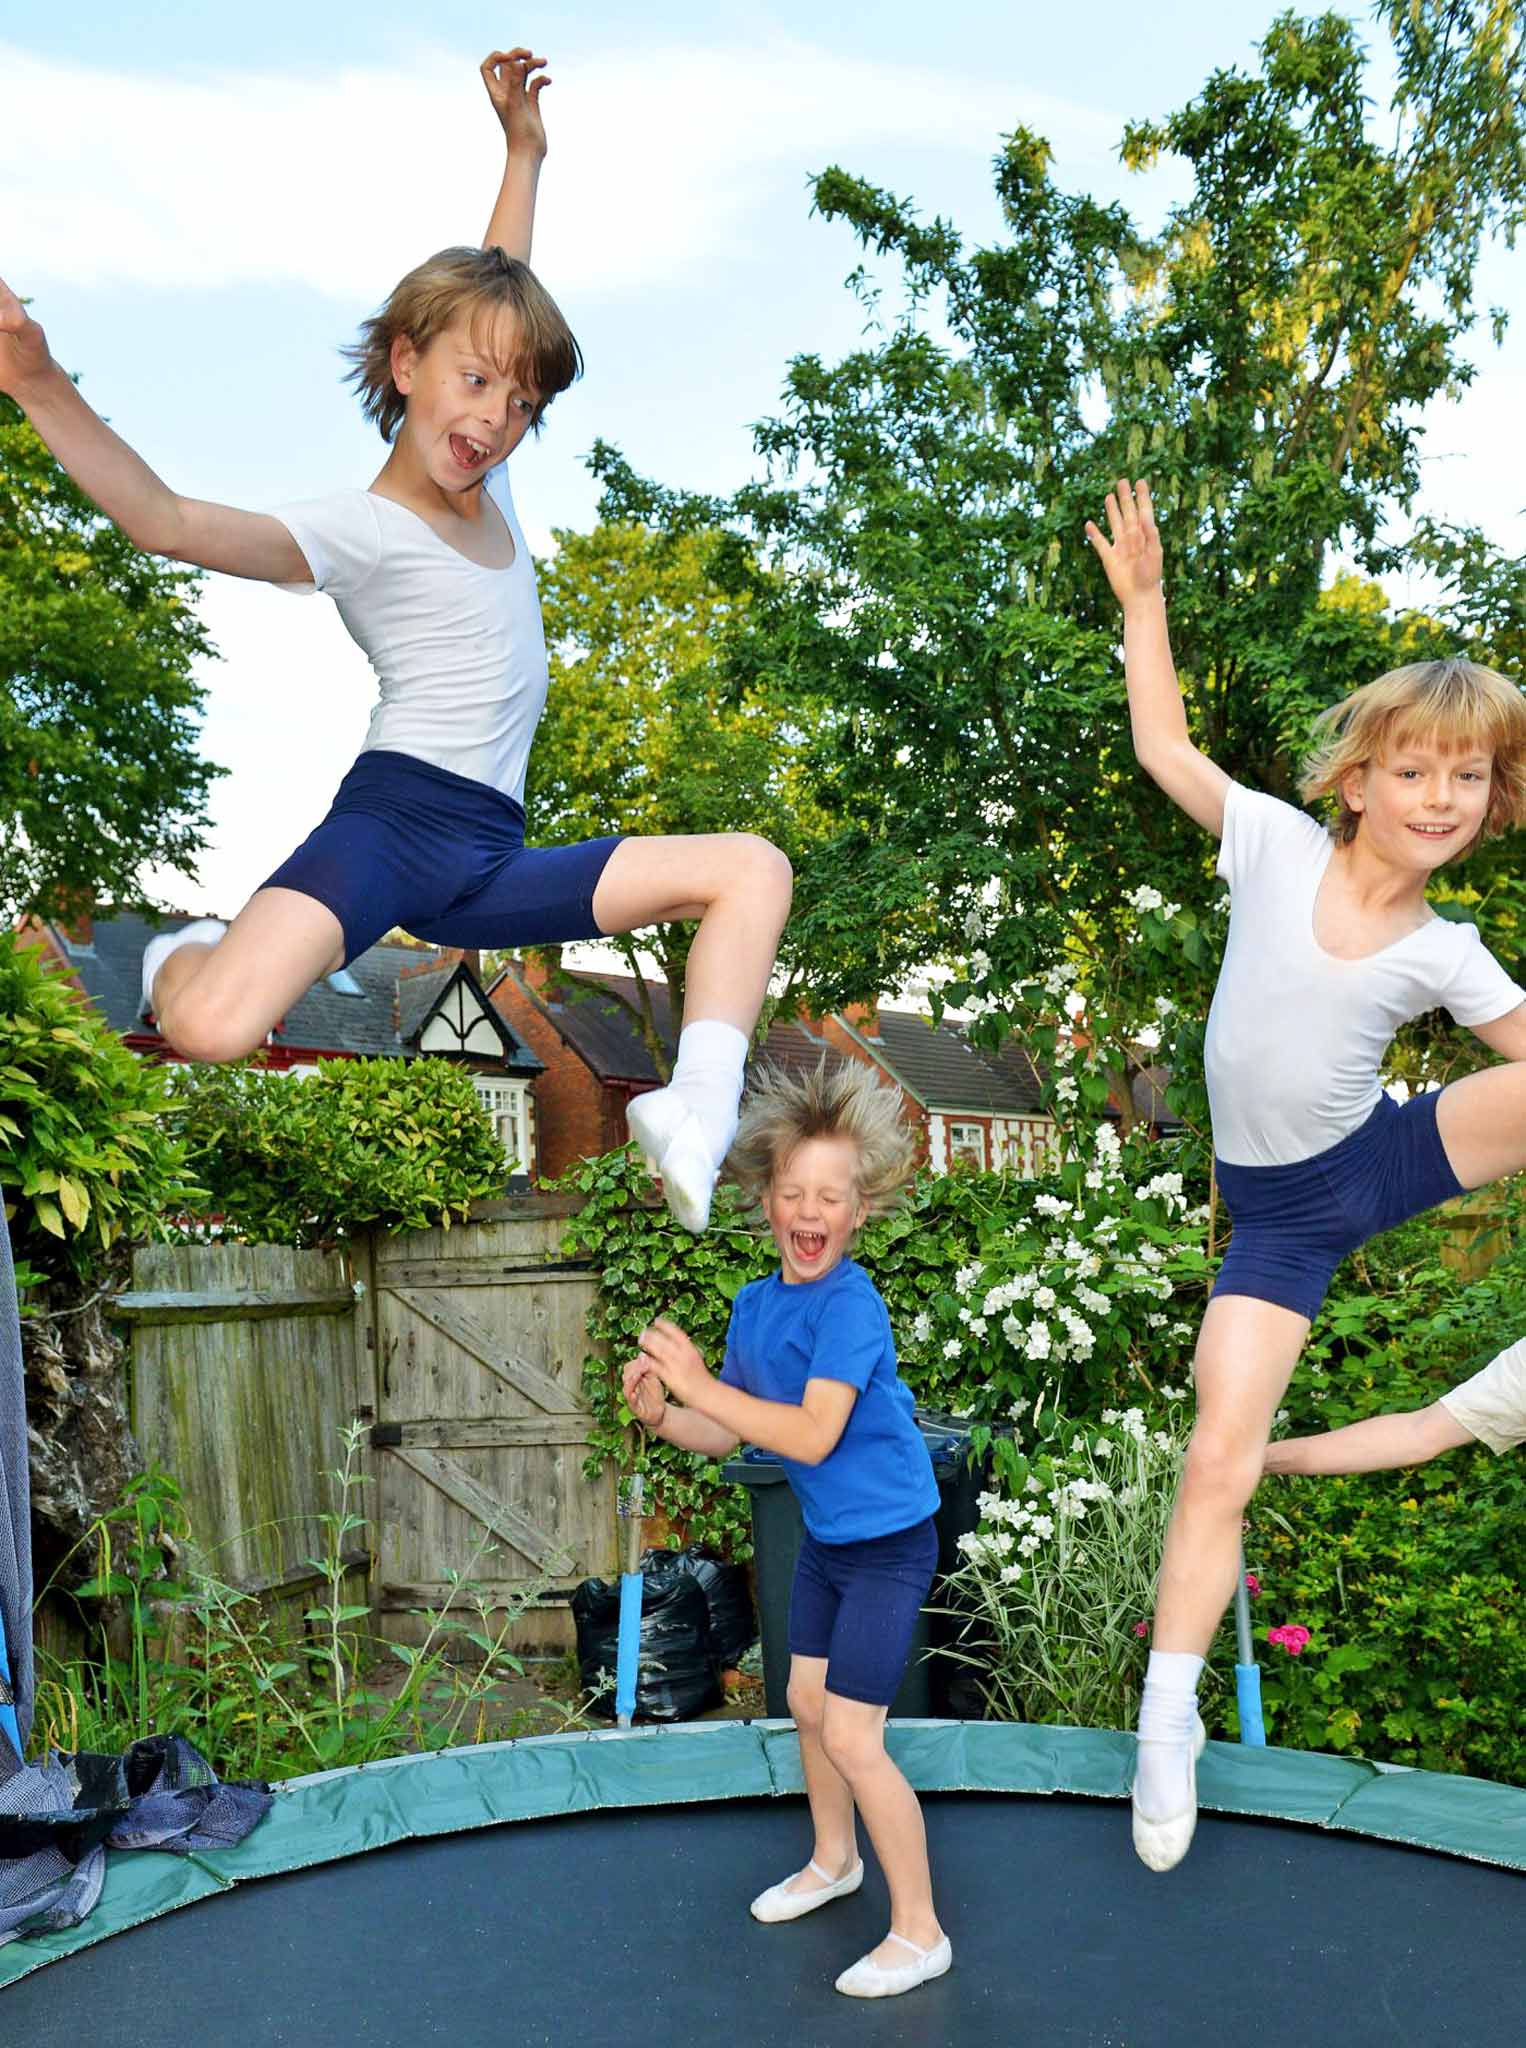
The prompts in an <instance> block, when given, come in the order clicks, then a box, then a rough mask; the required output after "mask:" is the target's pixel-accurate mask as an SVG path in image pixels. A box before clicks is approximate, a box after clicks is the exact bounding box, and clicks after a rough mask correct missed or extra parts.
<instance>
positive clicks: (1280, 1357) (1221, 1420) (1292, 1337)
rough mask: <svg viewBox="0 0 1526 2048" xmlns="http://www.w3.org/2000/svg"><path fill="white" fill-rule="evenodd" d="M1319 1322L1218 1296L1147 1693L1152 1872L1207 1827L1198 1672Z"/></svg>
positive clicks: (1139, 1791) (1143, 1768) (1140, 1777)
mask: <svg viewBox="0 0 1526 2048" xmlns="http://www.w3.org/2000/svg"><path fill="white" fill-rule="evenodd" d="M1308 1329H1309V1325H1308V1321H1307V1319H1306V1318H1305V1317H1303V1316H1300V1315H1295V1314H1293V1313H1292V1311H1291V1310H1289V1309H1285V1308H1278V1307H1276V1306H1275V1305H1274V1304H1273V1303H1271V1302H1266V1301H1258V1300H1255V1299H1254V1298H1253V1297H1251V1296H1249V1295H1239V1294H1222V1295H1218V1296H1216V1297H1215V1299H1214V1300H1213V1301H1211V1302H1210V1303H1209V1304H1208V1311H1207V1313H1206V1315H1205V1316H1204V1318H1203V1328H1202V1332H1201V1334H1200V1336H1199V1338H1198V1349H1197V1360H1196V1363H1195V1367H1194V1372H1195V1375H1196V1379H1197V1391H1198V1417H1197V1426H1196V1427H1195V1428H1194V1430H1193V1432H1192V1441H1191V1443H1190V1444H1189V1445H1188V1447H1187V1462H1186V1466H1185V1468H1184V1470H1183V1473H1182V1481H1181V1485H1180V1487H1179V1488H1178V1489H1177V1495H1176V1505H1175V1507H1174V1508H1173V1510H1172V1514H1171V1526H1170V1528H1169V1529H1168V1531H1167V1532H1166V1547H1165V1555H1164V1557H1163V1558H1162V1560H1161V1568H1160V1582H1159V1586H1158V1588H1157V1591H1156V1601H1155V1628H1154V1643H1153V1646H1152V1648H1151V1651H1150V1661H1149V1665H1148V1668H1147V1670H1146V1673H1145V1684H1144V1693H1143V1695H1142V1697H1141V1699H1140V1703H1139V1740H1138V1744H1137V1746H1136V1751H1135V1759H1134V1790H1133V1800H1132V1808H1133V1835H1134V1848H1135V1851H1136V1853H1137V1854H1138V1856H1139V1858H1140V1860H1141V1862H1143V1863H1144V1864H1146V1865H1147V1866H1148V1867H1149V1868H1150V1869H1151V1870H1171V1869H1173V1868H1174V1867H1175V1865H1176V1864H1178V1863H1179V1862H1180V1861H1181V1859H1182V1857H1183V1856H1185V1855H1186V1853H1187V1850H1188V1848H1189V1847H1190V1845H1191V1842H1192V1836H1193V1831H1194V1829H1195V1828H1196V1826H1197V1786H1196V1768H1197V1766H1196V1759H1197V1754H1198V1751H1199V1749H1200V1748H1201V1745H1202V1722H1201V1720H1200V1718H1199V1716H1198V1711H1197V1686H1198V1679H1199V1677H1200V1676H1201V1673H1202V1668H1203V1658H1204V1656H1205V1655H1206V1654H1207V1650H1208V1645H1209V1643H1210V1642H1211V1641H1212V1639H1213V1632H1214V1630H1215V1629H1216V1628H1217V1627H1218V1625H1219V1619H1220V1617H1221V1615H1222V1614H1223V1612H1224V1609H1225V1606H1226V1605H1227V1604H1228V1601H1229V1597H1230V1594H1231V1593H1232V1591H1233V1590H1234V1583H1235V1577H1236V1574H1237V1572H1238V1570H1239V1564H1240V1524H1241V1518H1242V1516H1243V1514H1244V1512H1245V1504H1246V1502H1247V1501H1248V1500H1249V1499H1250V1497H1251V1495H1252V1494H1253V1493H1254V1492H1255V1490H1256V1485H1257V1482H1258V1481H1259V1479H1260V1477H1261V1464H1262V1459H1263V1457H1264V1455H1265V1451H1266V1443H1267V1438H1268V1437H1269V1436H1270V1434H1271V1426H1272V1417H1273V1414H1274V1413H1275V1411H1276V1407H1277V1403H1278V1401H1280V1400H1281V1398H1282V1395H1283V1391H1284V1389H1285V1388H1286V1386H1287V1383H1288V1380H1289V1379H1290V1378H1291V1376H1292V1372H1293V1367H1294V1365H1295V1364H1296V1363H1297V1360H1298V1353H1299V1351H1300V1349H1301V1348H1302V1346H1303V1340H1304V1338H1305V1337H1306V1336H1307V1334H1308Z"/></svg>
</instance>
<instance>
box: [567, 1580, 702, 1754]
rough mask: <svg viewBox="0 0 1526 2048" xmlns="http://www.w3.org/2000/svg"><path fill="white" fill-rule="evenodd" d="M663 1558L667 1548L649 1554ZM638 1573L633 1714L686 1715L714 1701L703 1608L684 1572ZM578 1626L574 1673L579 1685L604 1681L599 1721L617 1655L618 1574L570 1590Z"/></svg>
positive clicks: (596, 1708) (606, 1710) (645, 1717)
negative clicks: (637, 1645) (638, 1634)
mask: <svg viewBox="0 0 1526 2048" xmlns="http://www.w3.org/2000/svg"><path fill="white" fill-rule="evenodd" d="M650 1554H651V1555H652V1556H655V1557H661V1558H663V1559H664V1560H665V1561H666V1560H667V1559H668V1558H669V1556H670V1553H668V1552H666V1551H661V1552H653V1553H650ZM646 1562H647V1561H646V1559H643V1560H642V1573H641V1581H642V1583H641V1651H640V1662H639V1665H638V1668H637V1674H636V1710H635V1719H636V1720H638V1721H692V1720H693V1719H694V1717H695V1716H696V1715H697V1714H704V1713H707V1712H708V1711H709V1710H710V1708H711V1707H718V1706H719V1705H720V1704H721V1697H722V1695H721V1677H720V1667H719V1665H718V1664H717V1663H716V1659H715V1650H714V1648H713V1646H712V1644H711V1640H710V1608H709V1605H708V1603H707V1601H706V1599H705V1593H704V1588H703V1587H702V1586H701V1585H700V1583H699V1581H698V1580H697V1579H696V1578H695V1577H694V1576H693V1575H692V1573H689V1572H685V1571H675V1570H673V1569H672V1568H671V1566H670V1565H669V1566H668V1567H667V1568H665V1569H661V1570H651V1571H648V1570H647V1569H646ZM572 1618H573V1621H574V1622H575V1623H576V1625H577V1632H578V1676H579V1677H580V1678H581V1680H582V1682H583V1688H584V1690H585V1691H586V1692H593V1691H595V1689H596V1688H597V1687H598V1686H599V1685H600V1684H601V1683H602V1682H604V1681H606V1680H607V1684H606V1686H605V1690H604V1691H603V1692H602V1693H600V1694H599V1696H598V1698H597V1699H595V1700H594V1702H593V1712H594V1713H596V1714H602V1715H603V1716H604V1717H605V1719H606V1720H611V1721H612V1720H613V1719H614V1715H615V1666H616V1662H617V1659H618V1655H619V1637H620V1581H619V1580H618V1579H585V1580H584V1581H583V1583H582V1585H581V1586H579V1587H578V1589H577V1591H576V1592H575V1593H574V1594H573V1596H572Z"/></svg>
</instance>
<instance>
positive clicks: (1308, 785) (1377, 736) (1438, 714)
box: [1298, 654, 1526, 846]
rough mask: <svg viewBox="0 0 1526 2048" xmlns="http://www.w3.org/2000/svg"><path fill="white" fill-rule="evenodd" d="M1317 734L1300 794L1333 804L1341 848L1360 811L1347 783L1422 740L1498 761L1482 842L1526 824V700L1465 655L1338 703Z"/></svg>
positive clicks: (1395, 675)
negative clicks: (1345, 791) (1356, 772)
mask: <svg viewBox="0 0 1526 2048" xmlns="http://www.w3.org/2000/svg"><path fill="white" fill-rule="evenodd" d="M1321 729H1322V730H1321ZM1316 730H1320V731H1321V736H1320V738H1319V739H1318V741H1317V742H1316V744H1315V747H1314V751H1313V752H1312V753H1311V754H1310V756H1309V759H1308V761H1307V762H1306V763H1305V765H1304V771H1303V774H1302V775H1301V776H1300V778H1299V782H1298V789H1299V794H1300V795H1301V796H1302V797H1303V799H1304V801H1305V802H1306V803H1313V802H1314V801H1316V800H1317V799H1318V798H1321V797H1330V798H1333V799H1334V804H1335V807H1336V808H1335V815H1334V816H1333V817H1332V819H1331V821H1330V832H1331V836H1332V837H1333V838H1334V839H1335V840H1337V841H1338V843H1339V844H1340V845H1342V846H1349V845H1350V844H1351V842H1352V840H1353V839H1355V837H1356V833H1357V825H1358V823H1359V821H1360V818H1361V813H1360V812H1359V811H1353V810H1352V809H1351V807H1350V805H1349V804H1348V803H1347V802H1346V800H1345V798H1344V796H1342V794H1341V783H1342V782H1343V781H1344V780H1345V778H1346V777H1347V776H1348V775H1349V774H1350V773H1351V771H1352V769H1353V768H1365V767H1366V765H1367V763H1368V762H1369V761H1376V760H1381V759H1382V758H1383V757H1384V756H1385V755H1386V754H1389V753H1392V752H1394V751H1396V750H1398V749H1400V748H1402V747H1405V746H1409V745H1413V744H1415V743H1416V742H1421V743H1424V742H1431V743H1434V744H1436V745H1439V746H1441V747H1444V748H1445V749H1447V751H1448V752H1460V751H1462V750H1463V749H1464V748H1472V747H1476V748H1477V749H1478V750H1479V752H1480V753H1483V752H1488V753H1491V754H1492V755H1493V756H1494V773H1493V776H1492V777H1491V781H1490V789H1489V805H1488V809H1487V810H1486V811H1485V813H1484V822H1483V826H1482V828H1481V829H1480V831H1479V834H1478V840H1479V841H1481V840H1485V839H1492V838H1494V837H1495V836H1496V835H1497V834H1498V833H1501V832H1508V831H1509V830H1510V829H1511V827H1512V826H1516V825H1522V824H1526V696H1522V694H1521V691H1520V690H1519V689H1518V688H1517V686H1516V685H1515V684H1514V683H1512V682H1511V681H1510V680H1509V678H1508V677H1506V676H1502V675H1497V674H1496V673H1495V671H1494V670H1493V669H1492V668H1483V667H1481V666H1480V664H1479V663H1478V662H1476V661H1465V660H1464V659H1463V657H1462V656H1461V655H1460V654H1452V655H1448V656H1446V657H1445V658H1444V659H1443V660H1440V661H1412V662H1409V663H1408V664H1406V666H1405V667H1403V668H1395V669H1390V670H1389V672H1388V674H1387V675H1384V676H1379V677H1378V679H1377V681H1376V682H1375V683H1368V684H1367V685H1366V686H1365V687H1364V688H1363V689H1360V690H1357V691H1354V692H1353V694H1352V695H1351V696H1349V697H1347V698H1346V699H1345V700H1344V702H1342V703H1340V704H1335V705H1332V706H1331V708H1330V709H1329V710H1328V711H1326V712H1323V713H1322V714H1321V715H1320V717H1319V719H1318V721H1317V723H1316ZM1476 843H1477V842H1475V844H1476Z"/></svg>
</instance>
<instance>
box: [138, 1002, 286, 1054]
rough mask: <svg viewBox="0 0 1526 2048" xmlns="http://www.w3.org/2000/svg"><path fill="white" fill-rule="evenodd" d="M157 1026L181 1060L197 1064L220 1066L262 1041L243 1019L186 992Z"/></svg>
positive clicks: (263, 1035) (252, 1048)
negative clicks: (199, 1000) (200, 1000)
mask: <svg viewBox="0 0 1526 2048" xmlns="http://www.w3.org/2000/svg"><path fill="white" fill-rule="evenodd" d="M159 1029H160V1031H161V1032H162V1033H163V1035H164V1037H165V1038H166V1039H167V1040H168V1041H169V1043H170V1044H171V1045H172V1046H173V1047H174V1048H175V1050H176V1052H178V1053H179V1054H180V1056H181V1058H182V1059H187V1060H193V1061H195V1062H196V1064H197V1065H199V1066H224V1065H226V1064H227V1063H228V1062H229V1061H230V1060H241V1059H243V1058H245V1057H246V1056H247V1055H248V1054H249V1053H251V1052H253V1051H254V1050H255V1048H256V1047H257V1046H259V1045H261V1044H262V1043H263V1042H264V1037H265V1034H264V1033H263V1032H262V1031H251V1029H250V1027H249V1023H248V1020H247V1018H243V1017H240V1016H238V1015H236V1014H233V1013H230V1012H228V1011H227V1010H224V1009H222V1008H221V1007H220V1006H218V1005H216V1004H213V1003H208V1002H205V1001H202V1002H198V1001H197V1000H196V997H195V995H194V993H191V992H188V993H187V995H186V996H185V997H184V998H182V999H181V1000H180V1001H179V1002H177V1003H175V1004H173V1005H172V1006H171V1008H170V1011H169V1013H168V1015H167V1016H162V1017H161V1018H160V1019H159Z"/></svg>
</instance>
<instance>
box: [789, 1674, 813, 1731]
mask: <svg viewBox="0 0 1526 2048" xmlns="http://www.w3.org/2000/svg"><path fill="white" fill-rule="evenodd" d="M784 1704H785V1705H786V1706H787V1707H788V1708H789V1712H790V1719H791V1720H792V1721H793V1722H794V1724H795V1726H796V1727H797V1728H798V1729H799V1730H800V1731H801V1732H802V1734H805V1735H820V1733H821V1705H822V1701H821V1688H820V1687H819V1686H812V1685H791V1686H790V1687H789V1688H788V1690H787V1691H786V1693H785V1695H784Z"/></svg>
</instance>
